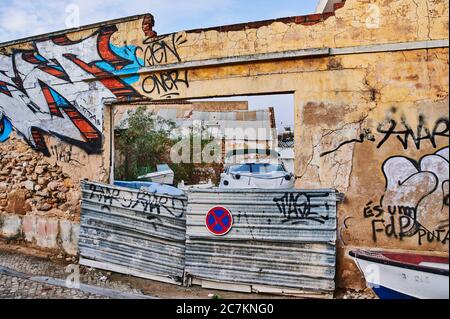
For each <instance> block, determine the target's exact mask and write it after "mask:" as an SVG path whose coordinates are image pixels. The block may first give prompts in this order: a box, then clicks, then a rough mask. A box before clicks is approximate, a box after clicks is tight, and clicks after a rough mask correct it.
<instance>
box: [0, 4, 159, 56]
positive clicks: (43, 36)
mask: <svg viewBox="0 0 450 319" xmlns="http://www.w3.org/2000/svg"><path fill="white" fill-rule="evenodd" d="M143 18H147V19H149V20H148V22H149V23H150V26H151V28H153V26H154V24H155V22H154V21H155V19H154V17H153V15H152V14H150V13H144V14H137V15H132V16H128V17H124V18H118V19H112V20H106V21H102V22H96V23H91V24H86V25H83V26H80V27H78V28H71V29H63V30H58V31H53V32H48V33H44V34H39V35H33V36H29V37H25V38H20V39H17V40H11V41H6V42H2V43H0V48H4V47H9V46H13V45H17V44H22V43H26V42H31V41H37V40H44V39H46V38H49V37H52V36H58V35H62V34H67V33H75V32H80V31H84V30H89V29H95V28H98V27H104V26H109V25H114V24H120V23H125V22H129V21H136V20H139V19H143Z"/></svg>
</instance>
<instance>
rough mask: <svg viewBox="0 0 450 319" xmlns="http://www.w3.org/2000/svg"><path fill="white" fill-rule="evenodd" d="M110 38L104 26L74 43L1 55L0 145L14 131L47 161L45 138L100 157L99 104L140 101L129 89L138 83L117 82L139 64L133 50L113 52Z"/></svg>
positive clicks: (53, 42) (57, 40) (52, 41)
mask: <svg viewBox="0 0 450 319" xmlns="http://www.w3.org/2000/svg"><path fill="white" fill-rule="evenodd" d="M115 32H117V27H116V26H107V27H103V28H101V29H99V30H97V31H96V32H94V33H93V34H91V35H90V36H88V37H86V38H84V39H81V40H77V41H74V40H71V39H69V38H68V37H67V36H66V35H61V36H54V37H51V38H49V39H46V40H41V41H35V42H33V49H30V50H13V51H12V52H11V53H9V54H6V53H2V54H0V142H3V141H5V140H7V139H8V136H9V135H10V134H11V132H12V130H14V131H15V132H17V134H19V135H20V136H21V137H23V138H24V139H25V140H26V141H27V142H28V144H29V145H30V146H31V147H33V148H34V149H36V150H39V151H40V152H42V153H43V154H45V155H46V156H50V155H51V152H50V150H49V149H48V147H47V145H46V142H45V136H46V135H48V136H54V137H57V138H59V139H61V140H62V141H64V142H66V143H69V144H71V145H75V146H78V147H80V148H81V149H83V150H85V151H86V152H87V153H88V154H95V153H99V152H101V148H102V141H103V137H102V133H101V132H102V126H103V116H102V102H101V100H102V99H104V98H117V99H130V98H138V97H140V96H141V95H140V94H139V93H138V92H137V91H136V90H135V89H134V88H133V87H132V84H133V83H134V82H136V81H138V80H139V78H138V77H133V76H129V77H124V78H123V79H122V78H121V77H120V75H122V74H130V73H131V74H133V71H136V70H138V69H139V68H140V67H141V65H142V64H143V62H142V61H141V60H140V59H139V58H137V56H136V51H137V47H133V46H127V45H126V46H124V47H122V48H121V47H116V46H114V45H113V44H112V43H111V37H112V35H113V34H114V33H115ZM86 80H87V81H86ZM89 80H95V82H93V83H89ZM91 82H92V81H91Z"/></svg>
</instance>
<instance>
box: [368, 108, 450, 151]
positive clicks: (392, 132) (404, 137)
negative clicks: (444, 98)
mask: <svg viewBox="0 0 450 319" xmlns="http://www.w3.org/2000/svg"><path fill="white" fill-rule="evenodd" d="M386 124H387V127H386ZM377 130H378V132H379V133H381V134H383V135H384V137H383V139H382V140H381V141H380V143H378V146H377V148H381V147H382V146H383V145H384V144H385V143H386V142H387V141H388V140H389V139H390V138H391V137H393V136H395V137H397V139H398V140H399V141H400V143H401V144H402V146H403V148H404V149H405V150H407V149H408V144H409V141H410V139H411V140H412V141H413V143H414V145H415V147H416V148H417V149H418V150H420V148H421V144H422V142H423V141H429V142H430V143H431V145H432V146H433V147H434V148H436V147H437V143H436V137H439V136H440V137H446V138H449V137H450V134H449V132H450V125H449V119H448V118H441V119H439V120H438V121H436V123H435V125H434V127H433V130H430V129H429V128H427V127H426V125H425V118H424V116H423V115H420V116H419V123H418V125H417V128H416V130H414V129H413V128H411V127H410V126H409V124H408V123H407V122H406V119H405V118H402V120H401V123H400V124H398V123H397V121H395V120H389V121H387V123H386V122H385V123H380V125H379V126H378V129H377Z"/></svg>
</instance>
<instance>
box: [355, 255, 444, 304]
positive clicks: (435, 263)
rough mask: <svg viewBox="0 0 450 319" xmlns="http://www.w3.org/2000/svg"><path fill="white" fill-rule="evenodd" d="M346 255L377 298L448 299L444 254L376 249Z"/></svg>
mask: <svg viewBox="0 0 450 319" xmlns="http://www.w3.org/2000/svg"><path fill="white" fill-rule="evenodd" d="M350 256H351V257H353V258H354V260H355V263H356V264H357V266H358V268H359V269H360V270H361V272H362V273H363V274H364V277H365V280H366V282H367V285H368V286H369V287H370V288H371V289H372V290H373V291H374V292H375V294H377V296H378V297H380V298H381V299H449V292H448V290H449V278H448V271H449V265H448V262H449V259H448V257H436V256H429V255H423V254H410V253H397V252H388V251H380V250H373V251H372V250H352V251H350Z"/></svg>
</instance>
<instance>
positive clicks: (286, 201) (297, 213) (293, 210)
mask: <svg viewBox="0 0 450 319" xmlns="http://www.w3.org/2000/svg"><path fill="white" fill-rule="evenodd" d="M328 196H329V194H328V193H324V194H306V193H286V194H284V195H283V196H282V197H278V198H274V199H273V201H274V202H275V204H276V205H277V207H278V209H279V211H280V213H281V214H283V216H284V217H285V219H284V220H283V221H282V222H283V223H287V222H290V223H292V224H294V225H295V224H299V223H301V222H302V220H313V221H316V222H318V223H321V224H324V223H325V222H326V221H327V220H329V215H328V212H329V208H330V207H329V205H328V203H326V202H324V203H320V204H313V203H311V199H312V198H320V197H322V198H323V197H328ZM322 206H323V207H324V209H325V211H326V215H321V214H320V213H318V212H316V211H315V209H316V208H319V207H322Z"/></svg>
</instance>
